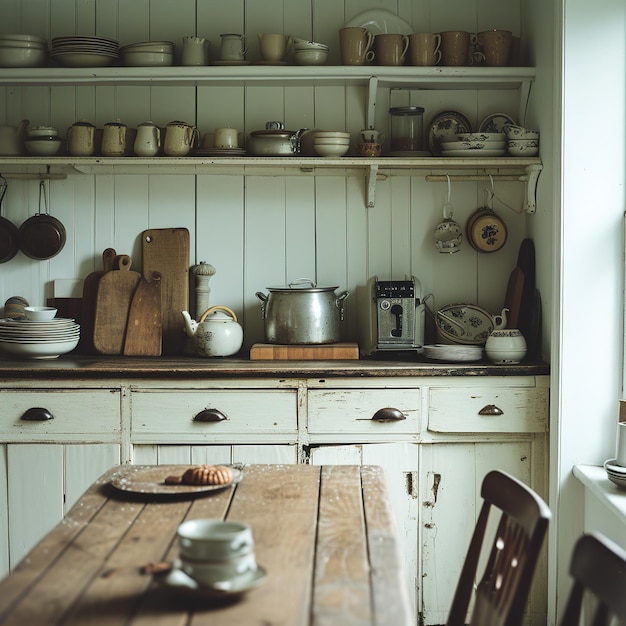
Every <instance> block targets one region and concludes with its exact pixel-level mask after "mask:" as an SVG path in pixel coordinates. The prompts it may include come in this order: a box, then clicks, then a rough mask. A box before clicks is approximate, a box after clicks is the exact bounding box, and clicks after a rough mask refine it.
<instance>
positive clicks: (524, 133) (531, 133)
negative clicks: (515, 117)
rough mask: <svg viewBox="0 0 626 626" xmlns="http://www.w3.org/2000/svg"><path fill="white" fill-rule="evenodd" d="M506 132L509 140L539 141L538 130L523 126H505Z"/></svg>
mask: <svg viewBox="0 0 626 626" xmlns="http://www.w3.org/2000/svg"><path fill="white" fill-rule="evenodd" d="M504 132H505V134H506V136H507V138H508V139H539V131H538V130H530V129H528V128H524V127H523V126H514V125H509V126H505V127H504Z"/></svg>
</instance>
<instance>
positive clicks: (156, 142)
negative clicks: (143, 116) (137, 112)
mask: <svg viewBox="0 0 626 626" xmlns="http://www.w3.org/2000/svg"><path fill="white" fill-rule="evenodd" d="M160 147H161V129H160V128H159V127H158V126H156V124H154V123H152V122H143V124H139V126H137V136H136V137H135V144H134V146H133V150H134V152H135V154H136V155H137V156H142V157H151V156H156V155H157V154H158V153H159V148H160Z"/></svg>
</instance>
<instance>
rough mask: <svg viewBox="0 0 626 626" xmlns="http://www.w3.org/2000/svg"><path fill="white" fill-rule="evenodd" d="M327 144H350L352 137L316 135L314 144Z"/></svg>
mask: <svg viewBox="0 0 626 626" xmlns="http://www.w3.org/2000/svg"><path fill="white" fill-rule="evenodd" d="M322 143H323V144H326V145H329V146H349V145H350V139H348V138H347V137H345V138H344V137H314V138H313V145H314V146H315V145H318V144H322Z"/></svg>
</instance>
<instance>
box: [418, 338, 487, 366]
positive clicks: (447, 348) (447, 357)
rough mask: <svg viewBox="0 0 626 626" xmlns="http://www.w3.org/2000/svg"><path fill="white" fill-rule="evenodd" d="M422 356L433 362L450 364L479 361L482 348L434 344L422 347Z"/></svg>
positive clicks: (481, 356) (481, 355)
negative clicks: (447, 362)
mask: <svg viewBox="0 0 626 626" xmlns="http://www.w3.org/2000/svg"><path fill="white" fill-rule="evenodd" d="M424 356H425V357H426V358H427V359H433V360H434V361H449V362H452V363H462V362H464V361H480V360H481V359H482V358H483V347H482V346H465V345H463V346H461V345H448V344H443V343H436V344H432V345H428V346H424Z"/></svg>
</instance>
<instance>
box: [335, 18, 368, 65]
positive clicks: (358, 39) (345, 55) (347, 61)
mask: <svg viewBox="0 0 626 626" xmlns="http://www.w3.org/2000/svg"><path fill="white" fill-rule="evenodd" d="M373 43H374V35H372V33H370V32H369V30H366V29H365V28H361V27H360V26H347V27H345V28H341V29H340V30H339V45H340V50H341V62H342V64H343V65H364V64H365V62H366V61H367V62H371V61H373V60H374V51H373V50H371V47H372V44H373Z"/></svg>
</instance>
